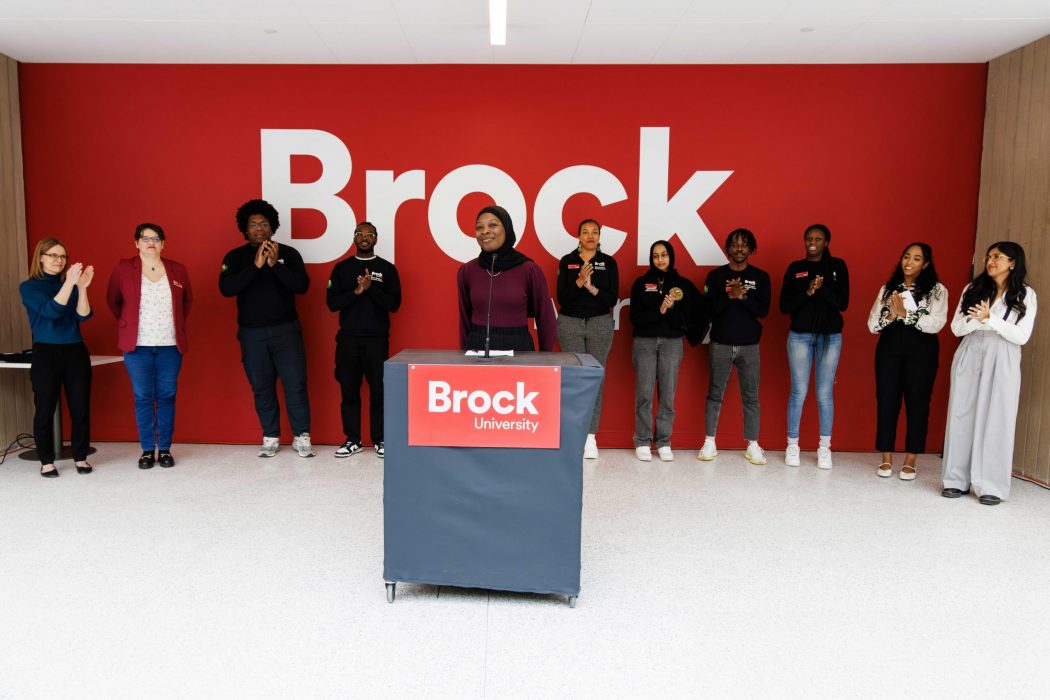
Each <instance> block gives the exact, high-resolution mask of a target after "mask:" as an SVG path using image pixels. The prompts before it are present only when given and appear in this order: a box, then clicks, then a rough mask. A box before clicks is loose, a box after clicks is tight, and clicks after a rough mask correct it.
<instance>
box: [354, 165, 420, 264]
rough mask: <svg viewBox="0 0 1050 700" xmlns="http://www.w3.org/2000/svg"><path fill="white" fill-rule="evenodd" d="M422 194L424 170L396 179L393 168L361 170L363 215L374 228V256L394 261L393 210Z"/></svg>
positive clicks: (395, 210) (394, 211) (414, 171)
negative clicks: (363, 202) (363, 180)
mask: <svg viewBox="0 0 1050 700" xmlns="http://www.w3.org/2000/svg"><path fill="white" fill-rule="evenodd" d="M425 197H426V173H425V172H424V171H422V170H409V171H407V172H404V173H401V174H400V175H398V176H397V177H396V178H395V177H394V171H393V170H366V171H365V215H366V216H367V217H368V220H369V221H371V222H372V224H373V225H374V226H375V227H376V231H377V232H378V233H379V239H378V241H377V242H376V255H378V256H379V257H381V258H386V259H387V260H389V261H390V262H394V252H395V251H394V233H395V232H394V222H395V221H396V220H397V210H398V207H400V206H401V205H402V204H404V203H405V202H407V201H408V200H410V199H423V198H425Z"/></svg>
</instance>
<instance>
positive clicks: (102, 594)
mask: <svg viewBox="0 0 1050 700" xmlns="http://www.w3.org/2000/svg"><path fill="white" fill-rule="evenodd" d="M98 448H99V452H98V454H96V455H94V456H93V457H92V462H93V464H94V465H95V467H96V470H95V473H94V474H92V475H88V476H81V475H78V474H76V472H75V470H74V469H73V466H72V463H70V462H62V463H60V465H59V466H60V469H61V471H62V476H61V477H60V478H58V479H55V480H44V479H41V478H40V477H39V476H37V465H34V464H33V463H30V462H25V461H22V460H19V459H16V458H13V457H9V458H8V460H7V461H6V462H5V463H4V464H3V465H0V697H5V698H7V697H11V698H36V697H40V698H57V697H69V698H73V697H75V698H132V697H135V698H141V697H150V698H164V697H281V698H284V697H304V698H311V697H340V698H342V697H354V698H604V697H631V698H641V697H646V698H650V697H664V696H669V697H807V698H813V697H827V698H832V697H834V698H843V697H851V698H853V697H865V698H889V697H945V698H949V697H950V698H968V697H974V698H976V697H1011V698H1018V697H1031V698H1045V697H1048V696H1050V680H1048V679H1047V678H1046V655H1047V652H1048V650H1050V596H1047V595H1045V594H1043V593H1040V592H1041V591H1045V590H1046V587H1047V585H1048V584H1050V554H1048V551H1047V550H1048V547H1047V543H1048V537H1047V535H1046V534H1039V533H1040V532H1042V533H1046V532H1047V531H1048V530H1050V493H1048V492H1047V491H1045V490H1043V489H1041V488H1039V487H1037V486H1034V485H1032V484H1028V483H1025V482H1021V481H1018V480H1014V483H1013V495H1012V498H1011V500H1010V501H1009V502H1007V503H1005V504H1003V505H1001V506H998V507H995V508H990V507H987V506H981V505H979V504H978V503H977V502H976V500H974V499H973V498H972V497H966V498H962V499H959V500H948V499H944V498H941V497H940V496H939V491H940V484H939V482H938V478H937V472H938V460H937V459H936V458H935V457H926V458H925V459H924V460H922V461H920V470H919V479H918V480H917V481H915V482H912V483H905V482H901V481H899V480H898V479H897V478H893V479H879V478H877V477H876V476H875V474H874V465H875V464H876V463H877V461H878V460H877V459H874V456H873V455H868V454H846V453H836V468H835V469H834V470H833V471H830V472H824V471H819V470H817V469H816V468H815V466H814V464H815V456H814V455H813V454H812V453H804V454H803V466H802V468H801V469H791V468H788V467H786V466H784V465H783V462H782V459H783V453H782V452H769V453H768V454H769V457H770V464H769V465H768V466H766V467H754V466H750V465H748V464H747V463H746V462H744V461H743V459H742V453H741V452H733V451H729V450H725V449H723V450H722V451H721V454H720V455H719V457H718V458H717V460H716V461H714V462H710V463H704V462H699V461H697V460H696V459H695V454H696V453H695V451H693V450H689V451H685V450H677V451H676V456H677V459H676V460H675V461H674V462H670V463H661V462H659V461H655V462H652V463H649V464H644V463H640V462H638V461H637V460H636V459H635V458H634V453H633V451H628V450H603V451H602V455H601V458H600V459H599V460H598V461H597V462H590V463H587V464H586V465H585V467H584V471H585V495H584V499H585V501H584V516H583V517H584V521H583V572H582V590H581V593H580V598H579V604H578V607H577V608H576V609H574V610H572V609H569V607H568V606H567V605H566V604H565V602H564V598H560V597H556V596H537V595H522V594H511V593H501V592H488V591H480V590H462V589H453V588H438V587H433V586H419V585H416V586H413V585H406V584H401V585H399V586H398V595H397V600H396V602H395V603H394V604H393V605H388V604H387V602H386V598H385V591H384V585H383V579H382V560H383V544H382V461H381V460H379V459H378V458H376V457H375V455H374V454H373V453H372V452H371V451H366V452H364V453H362V454H359V455H356V456H354V457H352V458H350V459H342V460H337V459H334V458H333V457H332V456H331V454H332V452H333V450H334V447H320V448H319V450H320V454H319V456H318V457H316V458H313V459H301V458H299V457H297V456H295V455H294V454H293V453H292V452H291V450H290V449H289V448H288V447H284V448H283V449H282V450H281V452H280V453H279V454H278V456H277V457H276V458H274V459H271V460H261V459H257V458H256V457H255V456H254V448H253V447H251V446H221V445H177V446H176V448H175V456H176V458H177V459H178V461H179V463H178V466H177V467H176V468H174V469H172V470H163V469H160V468H154V469H153V470H150V471H140V470H139V469H137V468H136V466H135V461H136V459H137V455H138V451H137V449H136V446H135V445H130V444H112V443H111V444H100V445H98Z"/></svg>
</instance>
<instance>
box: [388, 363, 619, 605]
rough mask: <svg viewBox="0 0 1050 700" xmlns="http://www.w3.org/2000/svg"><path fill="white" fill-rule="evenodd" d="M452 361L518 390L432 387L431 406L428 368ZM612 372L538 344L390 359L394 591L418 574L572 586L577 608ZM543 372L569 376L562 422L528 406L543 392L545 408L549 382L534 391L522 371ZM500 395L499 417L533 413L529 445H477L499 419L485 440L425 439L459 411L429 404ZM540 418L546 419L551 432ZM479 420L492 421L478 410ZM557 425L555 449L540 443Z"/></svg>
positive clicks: (473, 402) (438, 579)
mask: <svg viewBox="0 0 1050 700" xmlns="http://www.w3.org/2000/svg"><path fill="white" fill-rule="evenodd" d="M537 368H540V369H537ZM441 370H446V371H448V372H450V373H451V375H454V376H464V375H468V376H470V377H482V378H485V379H487V378H489V377H495V378H497V379H498V381H499V382H501V383H500V384H499V385H500V386H503V385H506V387H507V391H504V392H496V393H492V394H484V395H483V392H480V391H478V392H474V393H471V394H470V396H469V397H468V396H467V392H466V391H463V392H458V394H457V393H455V392H452V391H449V390H446V391H445V393H443V394H440V395H438V394H436V393H432V394H431V395H430V400H429V403H427V399H428V397H427V396H425V395H420V394H419V392H420V391H422V390H424V389H423V388H421V387H420V381H419V380H420V378H421V377H422V376H423V375H424V374H426V376H427V377H431V376H433V375H435V373H436V374H437V375H440V372H441ZM464 370H466V371H465V372H464ZM603 372H604V370H603V369H602V367H601V365H599V364H598V361H597V360H595V359H594V358H593V357H591V356H590V355H578V354H574V353H535V352H533V353H528V352H526V353H518V354H516V355H515V356H514V357H492V358H487V359H486V358H478V357H465V356H464V355H463V354H462V353H460V352H456V351H447V350H405V351H403V352H400V353H398V354H397V355H395V356H394V357H392V358H390V359H389V360H387V361H386V363H385V365H384V375H383V377H384V378H383V381H384V396H385V402H384V420H385V426H384V433H385V451H386V456H385V460H384V461H385V466H384V477H383V535H384V542H383V553H384V563H383V578H384V579H385V581H386V587H387V601H388V602H393V600H394V595H395V590H396V585H397V583H398V582H408V583H426V584H433V585H447V586H458V587H464V588H488V589H494V590H503V591H519V592H531V593H548V594H560V595H564V596H567V597H568V599H569V605H570V607H575V604H576V597H577V595H579V592H580V521H581V513H582V508H583V464H582V462H583V445H584V442H585V440H586V438H587V429H588V426H589V424H590V417H591V411H592V410H593V408H594V400H595V398H596V396H597V393H598V387H599V385H600V383H601V378H602V375H603ZM414 373H418V374H414ZM536 374H539V375H541V376H542V375H547V374H553V376H554V377H555V378H560V379H558V381H557V384H556V386H557V388H558V389H560V397H558V398H559V401H558V403H557V408H558V409H560V410H559V411H558V416H557V422H556V425H550V424H549V423H550V421H549V420H548V421H547V424H544V421H545V420H546V417H547V416H549V415H550V414H549V412H545V411H544V410H542V409H540V410H538V411H532V410H531V409H533V408H534V407H533V406H532V405H530V404H529V403H528V402H529V400H530V399H534V398H535V400H536V403H537V405H539V402H540V401H541V400H542V399H543V398H544V396H543V395H542V392H541V391H535V392H532V391H528V390H529V389H531V388H533V386H534V385H532V384H528V383H527V382H526V381H523V380H522V378H524V377H532V376H534V375H536ZM410 375H411V376H410ZM493 381H495V380H493ZM410 383H411V384H412V387H410ZM429 386H431V387H434V386H437V387H439V388H440V389H442V390H445V388H446V387H447V384H446V383H443V382H435V381H433V380H431V381H430V382H429ZM413 391H415V392H416V393H415V394H414V395H413V397H412V398H413V404H414V406H410V405H409V396H410V393H412V392H413ZM500 394H502V397H501V396H500ZM486 397H488V398H486ZM453 398H455V399H457V402H456V403H455V405H453V403H452V399H453ZM488 399H491V406H492V407H493V410H498V411H499V413H500V414H504V415H503V416H502V417H503V418H506V421H503V422H498V423H497V424H498V425H508V426H517V425H519V424H520V423H522V422H525V425H526V428H525V431H524V432H523V433H522V435H521V436H519V437H518V438H516V439H518V440H520V441H522V442H523V443H524V444H523V445H522V446H518V447H499V446H484V447H478V446H470V444H471V443H473V444H489V443H491V442H492V441H493V440H498V439H499V436H498V435H497V436H495V437H493V436H492V435H490V433H489V432H487V430H488V428H486V429H485V430H483V429H481V428H478V429H476V431H475V433H474V436H473V437H471V436H470V433H469V432H468V433H467V436H466V437H465V438H464V437H463V436H460V437H458V438H456V437H455V436H453V434H452V433H451V432H450V433H449V437H448V438H447V440H448V441H449V442H452V443H453V444H449V445H442V444H433V443H434V442H441V441H442V440H443V436H442V434H441V433H440V432H438V433H434V431H430V433H431V434H430V435H429V436H425V437H422V438H421V437H420V435H421V434H426V433H427V431H426V430H424V429H425V428H427V427H428V426H426V425H425V422H426V421H428V420H431V419H430V418H428V416H434V419H435V420H436V419H437V418H439V417H440V418H441V419H447V418H448V416H447V415H446V416H438V415H437V414H436V413H427V410H429V409H435V410H446V412H447V413H450V412H451V411H452V410H455V409H457V408H458V409H462V411H463V412H464V413H467V412H468V409H469V408H471V407H473V409H476V410H480V409H484V408H486V407H487V402H488ZM515 409H522V410H521V411H520V413H521V415H523V416H525V418H526V420H525V421H519V420H518V416H517V415H516V414H515V413H514V410H515ZM498 417H499V416H498ZM528 421H533V422H535V423H537V424H540V426H539V429H537V428H533V427H531V425H530V424H529V422H528ZM477 425H484V426H490V425H492V424H491V423H484V422H483V419H481V418H478V423H477ZM554 428H556V431H555V433H554V435H555V436H556V437H555V439H554V441H553V443H552V445H553V446H550V447H533V446H530V445H529V441H530V440H532V439H533V436H534V435H539V434H540V433H542V432H543V431H545V430H548V429H554ZM529 430H531V431H532V432H531V433H529V432H528V431H529ZM410 435H412V436H413V437H412V439H411V440H410ZM549 435H550V433H548V436H549ZM536 439H537V440H538V439H539V438H536ZM457 440H458V442H457ZM410 442H414V443H415V444H410ZM548 442H549V440H548ZM421 443H430V444H421Z"/></svg>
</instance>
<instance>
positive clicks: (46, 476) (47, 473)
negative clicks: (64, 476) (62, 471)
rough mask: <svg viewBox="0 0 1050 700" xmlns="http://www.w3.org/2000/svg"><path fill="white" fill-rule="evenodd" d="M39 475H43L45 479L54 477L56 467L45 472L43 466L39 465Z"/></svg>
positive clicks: (56, 471)
mask: <svg viewBox="0 0 1050 700" xmlns="http://www.w3.org/2000/svg"><path fill="white" fill-rule="evenodd" d="M40 476H42V477H44V478H45V479H54V478H55V477H56V476H58V467H52V469H51V470H50V471H46V472H45V471H44V469H43V467H41V468H40Z"/></svg>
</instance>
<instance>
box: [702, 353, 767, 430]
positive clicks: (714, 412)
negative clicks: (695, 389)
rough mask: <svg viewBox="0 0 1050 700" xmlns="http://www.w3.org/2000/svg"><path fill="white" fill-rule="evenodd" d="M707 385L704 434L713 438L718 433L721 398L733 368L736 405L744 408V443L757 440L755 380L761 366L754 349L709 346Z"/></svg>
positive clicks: (756, 390) (756, 385)
mask: <svg viewBox="0 0 1050 700" xmlns="http://www.w3.org/2000/svg"><path fill="white" fill-rule="evenodd" d="M707 362H708V365H709V366H710V368H711V381H710V382H709V383H708V385H707V387H708V388H707V416H706V421H705V422H706V425H705V429H706V431H707V432H706V434H707V435H711V436H714V434H715V431H716V430H718V414H719V413H720V412H721V411H722V397H723V396H724V395H725V392H726V384H728V383H729V373H730V372H732V371H733V366H734V365H735V366H736V376H737V381H739V382H740V402H741V403H742V404H743V405H744V439H745V440H758V426H759V415H760V414H759V410H758V377H759V374H760V370H761V363H760V361H759V356H758V345H757V344H756V345H722V344H721V343H714V342H712V343H711V345H710V347H709V348H708V350H707Z"/></svg>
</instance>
